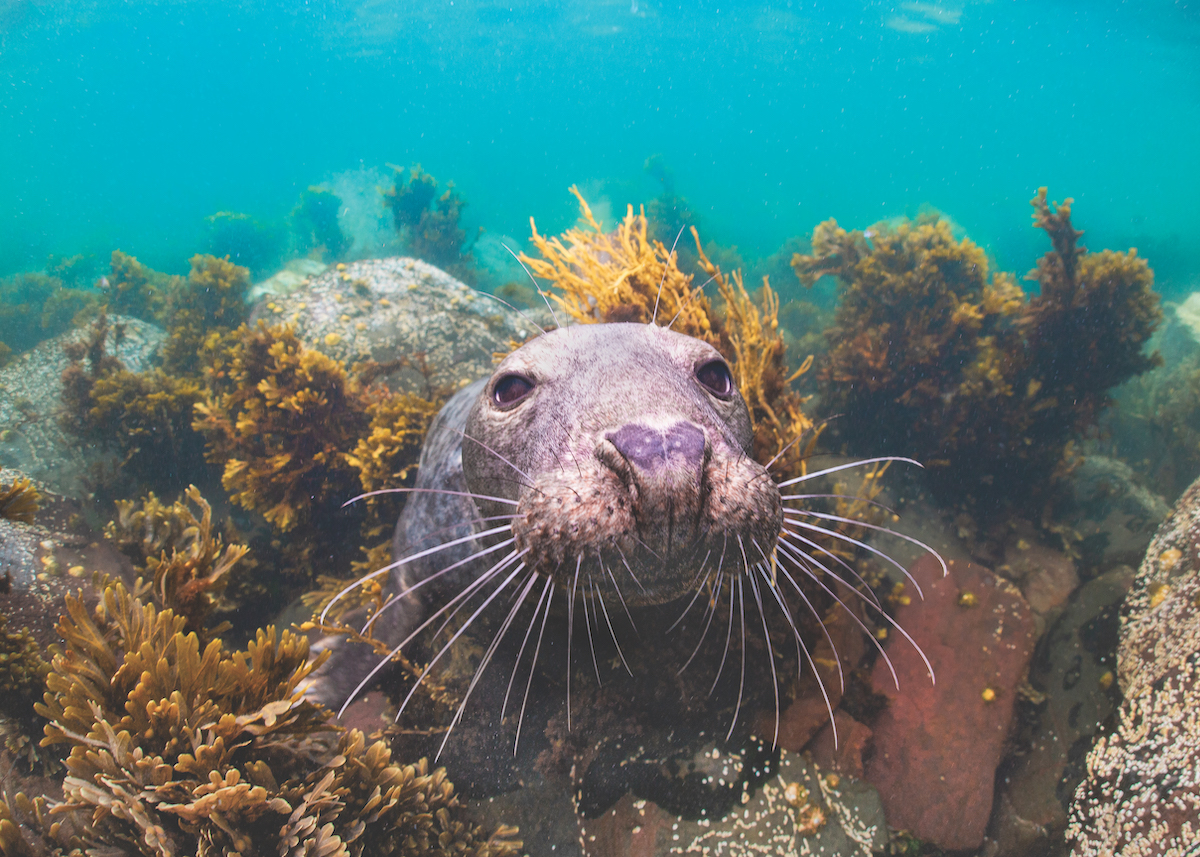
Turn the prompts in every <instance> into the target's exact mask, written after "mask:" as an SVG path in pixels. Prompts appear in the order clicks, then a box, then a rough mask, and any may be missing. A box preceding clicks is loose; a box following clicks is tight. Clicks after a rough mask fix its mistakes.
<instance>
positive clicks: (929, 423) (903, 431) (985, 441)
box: [792, 188, 1159, 508]
mask: <svg viewBox="0 0 1200 857" xmlns="http://www.w3.org/2000/svg"><path fill="white" fill-rule="evenodd" d="M1032 204H1033V206H1034V209H1035V215H1034V219H1035V225H1036V226H1038V227H1039V228H1042V229H1044V230H1045V231H1046V232H1047V233H1048V235H1049V236H1050V238H1051V243H1052V245H1053V248H1054V249H1053V250H1052V251H1051V252H1050V253H1047V254H1046V255H1045V256H1044V257H1043V258H1042V259H1041V261H1040V262H1039V263H1038V266H1037V268H1036V269H1035V270H1034V271H1032V272H1031V273H1030V274H1029V278H1030V279H1033V280H1036V281H1037V282H1038V283H1039V284H1040V285H1041V294H1039V295H1037V296H1035V297H1033V298H1032V299H1027V298H1026V296H1025V295H1024V293H1023V292H1022V291H1021V289H1020V288H1019V287H1018V286H1017V284H1016V281H1015V279H1014V278H1013V277H1012V276H1011V275H1008V274H1005V273H1002V272H996V273H991V272H989V270H988V263H987V259H986V256H985V254H984V253H983V251H982V250H981V249H980V248H979V247H978V246H977V245H975V244H974V243H973V242H971V241H970V240H969V239H966V238H963V239H962V240H957V239H955V237H954V236H953V234H952V232H951V230H950V225H949V223H948V222H947V221H946V220H945V219H944V218H942V217H941V216H940V215H938V214H936V213H934V214H929V215H924V216H922V217H920V218H918V219H917V220H916V221H908V220H903V221H900V222H890V223H880V224H876V225H875V226H872V227H871V228H870V229H867V230H865V231H853V232H847V231H846V230H844V229H842V228H841V227H840V226H838V225H837V223H836V221H833V220H829V221H826V222H825V223H822V224H820V225H819V226H818V227H817V228H816V230H814V232H813V236H812V248H813V250H812V253H811V254H800V253H798V254H796V255H795V256H794V257H793V260H792V265H793V268H794V270H795V271H796V274H797V275H798V277H799V278H800V281H801V283H802V284H804V285H806V286H811V285H812V284H813V283H815V282H816V280H817V279H818V278H819V277H821V276H824V275H832V276H834V277H835V278H836V279H837V282H838V292H839V299H840V300H839V304H838V308H837V311H836V314H835V317H834V323H833V325H832V326H831V327H830V328H828V329H827V330H826V331H825V336H826V338H827V340H828V341H829V342H830V343H831V347H830V350H829V354H828V357H827V358H826V359H825V360H824V361H823V365H822V366H821V368H820V369H819V371H818V373H817V377H818V381H819V383H820V392H821V401H822V405H823V406H824V407H825V408H826V409H827V410H829V411H833V412H839V413H841V414H842V418H841V419H840V420H838V422H837V423H836V426H835V430H836V432H837V434H838V436H839V437H840V438H841V440H842V442H843V443H845V444H846V446H847V447H848V448H849V450H850V451H852V452H855V453H868V454H877V453H879V452H881V451H883V452H887V453H889V454H899V455H908V456H912V457H914V458H916V459H918V460H920V461H921V462H922V463H923V464H925V465H926V466H927V467H930V468H931V470H932V481H933V487H934V490H935V491H936V492H937V493H938V494H939V495H940V497H941V498H942V499H943V500H945V501H948V502H951V503H955V504H958V505H960V506H963V507H971V508H978V507H982V508H991V507H995V506H997V505H1006V504H1011V503H1014V502H1028V500H1029V499H1031V498H1034V499H1040V500H1042V501H1049V500H1050V499H1051V497H1052V495H1053V488H1054V486H1055V485H1056V484H1057V483H1058V480H1059V479H1060V478H1061V477H1062V476H1063V475H1064V474H1065V473H1066V472H1068V470H1069V469H1070V466H1071V460H1072V456H1071V449H1072V442H1073V440H1074V439H1075V438H1077V437H1078V436H1080V435H1082V434H1084V433H1085V432H1087V431H1088V430H1090V429H1092V428H1093V427H1094V426H1095V425H1096V421H1097V419H1098V417H1099V414H1100V412H1101V410H1102V409H1103V408H1104V407H1105V406H1106V405H1107V404H1108V403H1109V401H1110V400H1109V398H1108V395H1107V390H1108V389H1109V388H1110V387H1112V386H1114V385H1115V384H1117V383H1120V382H1121V381H1123V380H1125V379H1127V378H1130V377H1132V376H1134V375H1136V374H1138V373H1139V372H1142V371H1145V370H1146V369H1147V368H1149V367H1151V366H1153V365H1155V363H1156V359H1157V358H1155V357H1153V356H1149V357H1148V356H1145V355H1143V354H1142V353H1141V352H1142V348H1143V346H1144V344H1145V342H1146V340H1147V339H1148V338H1149V335H1150V333H1151V332H1152V331H1153V329H1154V327H1155V325H1156V324H1157V321H1158V318H1159V310H1158V307H1157V296H1156V295H1154V293H1153V291H1152V290H1151V285H1152V283H1153V275H1152V273H1151V272H1150V269H1149V266H1147V265H1146V263H1145V261H1144V260H1142V259H1140V258H1139V257H1138V256H1137V253H1136V251H1135V250H1131V251H1130V252H1128V253H1112V252H1109V251H1104V252H1101V253H1088V252H1087V251H1086V250H1085V249H1084V248H1081V247H1078V246H1077V245H1076V241H1077V238H1078V236H1079V234H1080V233H1077V232H1075V230H1074V229H1073V227H1072V226H1071V223H1070V213H1071V206H1070V200H1068V201H1067V202H1065V203H1064V204H1063V205H1061V206H1059V207H1058V208H1057V210H1056V211H1052V210H1051V209H1050V207H1049V206H1048V205H1047V204H1046V192H1045V188H1042V189H1041V190H1039V192H1038V195H1037V196H1036V197H1035V198H1034V199H1033V200H1032Z"/></svg>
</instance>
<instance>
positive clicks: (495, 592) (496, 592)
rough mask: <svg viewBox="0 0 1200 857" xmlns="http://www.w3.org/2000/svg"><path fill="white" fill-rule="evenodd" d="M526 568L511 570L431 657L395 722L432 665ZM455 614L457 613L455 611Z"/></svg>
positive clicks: (518, 567)
mask: <svg viewBox="0 0 1200 857" xmlns="http://www.w3.org/2000/svg"><path fill="white" fill-rule="evenodd" d="M526 567H527V566H526V565H525V563H523V562H522V563H519V564H518V565H517V567H516V568H514V569H513V570H512V572H511V573H510V574H509V575H508V577H506V578H505V579H504V581H503V582H502V583H501V584H500V585H499V586H497V587H496V588H495V589H493V590H492V594H491V595H489V596H488V597H487V598H485V599H484V600H483V603H482V604H480V605H479V607H477V608H476V609H475V612H474V613H472V614H471V615H470V616H469V617H468V618H467V621H465V622H463V624H462V625H461V626H460V627H459V628H458V630H456V631H455V632H454V633H453V634H452V635H451V637H450V639H449V640H448V641H447V642H446V644H445V645H443V646H442V648H441V649H440V650H439V651H438V653H437V654H436V655H434V656H433V659H432V660H431V661H430V662H429V663H428V664H426V665H425V669H423V670H421V675H420V676H418V677H417V680H416V682H414V683H413V686H412V688H411V689H409V691H408V695H407V696H405V697H404V701H403V702H402V703H400V707H399V708H397V709H396V719H397V720H399V719H400V715H401V714H403V713H404V709H405V708H406V707H407V706H408V703H409V701H410V700H412V698H413V694H415V693H416V692H417V688H419V687H420V686H421V682H423V681H424V680H425V677H426V676H428V675H429V673H430V672H432V670H433V665H434V664H436V663H437V662H438V661H440V660H441V659H442V656H443V655H445V654H446V652H448V651H450V647H451V646H453V645H454V644H455V643H456V642H458V638H459V637H461V636H462V635H463V633H464V632H465V631H466V630H467V628H469V627H471V623H473V622H474V621H475V620H476V619H478V618H479V614H481V613H482V612H483V611H484V610H486V609H487V608H488V605H489V604H491V603H492V602H493V601H494V600H495V599H496V596H497V595H499V594H500V593H501V592H503V591H504V590H505V589H506V588H507V587H508V585H509V584H510V583H512V582H513V580H515V579H516V577H517V575H519V574H520V573H521V572H522V571H524V570H525V569H526ZM464 603H465V602H464ZM455 612H457V611H455ZM452 728H453V727H452Z"/></svg>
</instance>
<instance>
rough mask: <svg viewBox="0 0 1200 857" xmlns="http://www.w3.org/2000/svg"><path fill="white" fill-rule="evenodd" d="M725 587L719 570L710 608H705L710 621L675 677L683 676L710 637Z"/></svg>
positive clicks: (709, 604) (706, 623)
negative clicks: (722, 590)
mask: <svg viewBox="0 0 1200 857" xmlns="http://www.w3.org/2000/svg"><path fill="white" fill-rule="evenodd" d="M723 585H724V581H723V580H722V575H721V571H720V569H718V570H717V577H716V580H715V581H714V582H713V585H712V589H711V590H710V594H709V599H708V606H707V607H706V608H704V614H705V615H706V616H708V620H707V621H706V622H705V623H704V630H702V631H701V632H700V639H699V640H697V641H696V648H694V649H692V654H691V656H690V657H689V658H688V659H687V661H685V662H684V664H683V666H681V667H680V668H679V669H678V670H676V671H675V675H683V671H684V670H686V669H687V668H688V664H690V663H691V662H692V660H693V659H694V658H695V657H696V655H697V654H698V653H699V652H700V647H701V646H702V645H703V644H704V638H705V637H706V636H707V635H708V629H709V626H711V625H712V620H713V617H714V616H716V615H717V601H718V600H719V597H720V594H721V587H722V586H723Z"/></svg>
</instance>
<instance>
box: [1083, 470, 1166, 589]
mask: <svg viewBox="0 0 1200 857" xmlns="http://www.w3.org/2000/svg"><path fill="white" fill-rule="evenodd" d="M1071 484H1072V488H1073V492H1074V502H1075V509H1074V511H1073V513H1072V514H1071V515H1070V516H1069V517H1068V519H1067V523H1069V524H1070V525H1071V526H1072V527H1073V528H1074V529H1075V530H1076V531H1077V532H1078V533H1079V535H1080V536H1081V537H1082V542H1081V543H1080V546H1079V550H1080V561H1081V564H1082V565H1083V566H1086V567H1090V568H1092V569H1095V570H1100V571H1103V570H1105V569H1108V568H1112V567H1113V566H1114V565H1119V564H1121V563H1124V564H1126V565H1137V563H1139V562H1141V559H1142V555H1143V554H1144V553H1145V552H1146V546H1147V545H1148V544H1149V543H1150V538H1151V536H1153V535H1154V530H1155V528H1157V527H1158V525H1159V524H1160V523H1161V522H1162V520H1163V518H1165V517H1166V516H1167V512H1169V511H1170V507H1169V506H1168V505H1167V501H1166V500H1164V499H1163V498H1162V497H1160V496H1159V495H1158V494H1155V493H1154V492H1153V491H1150V490H1148V489H1147V488H1145V487H1143V486H1142V485H1141V484H1140V483H1139V482H1138V480H1137V477H1136V476H1135V475H1134V472H1133V470H1132V468H1130V466H1129V465H1128V464H1126V463H1125V462H1123V461H1120V460H1118V459H1115V458H1108V457H1106V456H1103V455H1089V456H1087V458H1086V459H1085V460H1084V462H1083V464H1081V465H1080V466H1079V468H1078V469H1077V470H1076V471H1075V472H1074V473H1072V474H1071ZM1093 573H1094V572H1093Z"/></svg>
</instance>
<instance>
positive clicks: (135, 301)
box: [100, 250, 175, 321]
mask: <svg viewBox="0 0 1200 857" xmlns="http://www.w3.org/2000/svg"><path fill="white" fill-rule="evenodd" d="M174 279H175V278H174V277H171V276H169V275H167V274H161V273H159V272H158V271H154V270H151V269H150V268H147V267H146V266H145V265H143V264H142V263H141V262H139V261H138V260H137V259H136V258H135V257H133V256H129V255H127V254H125V253H122V252H121V251H120V250H114V251H113V254H112V263H111V265H110V268H109V273H108V276H107V277H103V278H101V280H100V291H101V293H102V294H103V296H104V302H105V308H106V309H107V310H108V311H109V312H111V313H119V314H121V315H132V316H134V317H135V318H140V319H142V320H144V321H155V320H156V319H157V318H158V317H159V315H160V314H161V312H162V310H163V307H164V299H165V296H166V293H167V292H168V291H170V289H171V288H172V287H173V284H174Z"/></svg>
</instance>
